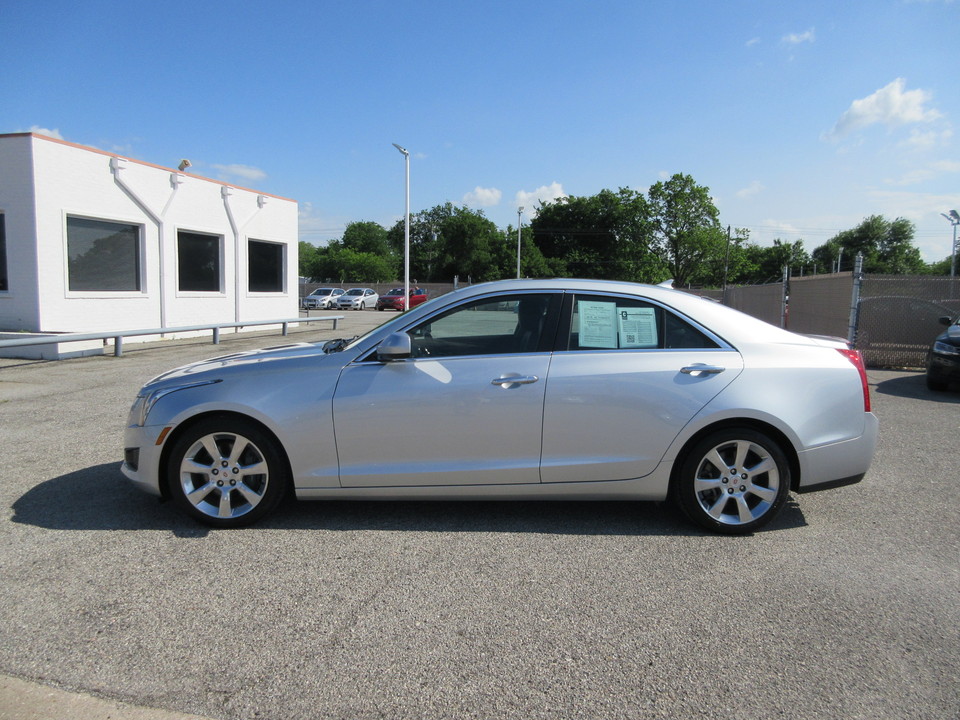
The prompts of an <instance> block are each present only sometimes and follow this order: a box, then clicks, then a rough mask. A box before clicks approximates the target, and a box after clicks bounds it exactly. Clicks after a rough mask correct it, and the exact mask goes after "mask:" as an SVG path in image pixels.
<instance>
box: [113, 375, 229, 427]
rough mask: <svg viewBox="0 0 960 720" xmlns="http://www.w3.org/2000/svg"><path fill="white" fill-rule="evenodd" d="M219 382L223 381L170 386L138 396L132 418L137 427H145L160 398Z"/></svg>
mask: <svg viewBox="0 0 960 720" xmlns="http://www.w3.org/2000/svg"><path fill="white" fill-rule="evenodd" d="M218 382H221V381H220V380H202V381H199V382H190V383H184V384H183V385H168V386H167V387H162V388H157V389H156V390H150V391H148V392H145V393H144V394H142V395H137V399H136V400H135V401H134V403H133V407H132V408H130V416H131V418H133V419H134V420H135V422H136V423H137V425H139V426H140V427H143V426H144V425H146V424H147V416H148V415H149V414H150V411H151V410H152V409H153V406H154V405H156V404H157V402H158V401H159V400H160V398H162V397H164V396H166V395H169V394H170V393H175V392H177V391H178V390H186V389H188V388H195V387H201V386H203V385H213V384H215V383H218Z"/></svg>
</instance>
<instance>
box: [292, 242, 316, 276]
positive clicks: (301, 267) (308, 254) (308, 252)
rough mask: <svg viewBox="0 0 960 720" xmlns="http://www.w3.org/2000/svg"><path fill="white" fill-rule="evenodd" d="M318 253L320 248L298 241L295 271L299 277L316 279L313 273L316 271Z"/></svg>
mask: <svg viewBox="0 0 960 720" xmlns="http://www.w3.org/2000/svg"><path fill="white" fill-rule="evenodd" d="M319 251H320V248H318V247H317V246H316V245H313V244H312V243H308V242H304V241H303V240H301V241H300V243H299V245H298V255H297V271H298V272H299V273H300V277H306V278H314V277H317V276H316V274H315V273H314V271H315V270H316V269H317V268H316V264H317V253H318V252H319Z"/></svg>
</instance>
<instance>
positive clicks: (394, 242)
mask: <svg viewBox="0 0 960 720" xmlns="http://www.w3.org/2000/svg"><path fill="white" fill-rule="evenodd" d="M403 236H404V224H403V220H399V221H398V222H397V224H396V225H394V226H393V227H392V228H390V230H389V231H388V233H387V237H388V240H389V242H390V245H391V247H393V248H394V250H395V251H396V252H398V253H399V255H400V257H401V258H402V257H403ZM515 257H516V256H514V258H515ZM508 258H509V247H508V244H507V241H506V239H505V238H504V235H503V232H502V231H501V230H499V229H498V228H497V226H496V224H494V223H493V221H491V220H489V219H488V218H487V217H485V216H484V214H483V212H481V211H479V210H471V209H470V208H467V207H465V206H461V207H457V206H455V205H453V204H452V203H445V204H443V205H437V206H436V207H434V208H431V209H430V210H423V211H421V212H419V213H417V214H415V215H412V216H411V218H410V277H411V278H416V279H418V280H420V281H421V282H436V281H449V280H450V279H451V278H453V277H454V276H460V277H461V278H462V279H464V280H466V279H467V278H470V279H472V280H473V281H474V282H481V281H484V280H498V279H501V278H504V277H511V275H510V274H509V273H508V272H507V268H506V263H507V261H508ZM514 262H515V260H514Z"/></svg>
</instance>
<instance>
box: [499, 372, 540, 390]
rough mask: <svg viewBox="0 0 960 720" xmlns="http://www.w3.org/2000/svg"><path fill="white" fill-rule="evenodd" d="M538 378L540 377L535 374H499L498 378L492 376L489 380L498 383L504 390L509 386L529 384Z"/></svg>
mask: <svg viewBox="0 0 960 720" xmlns="http://www.w3.org/2000/svg"><path fill="white" fill-rule="evenodd" d="M539 379H540V378H539V377H537V376H536V375H513V374H508V375H501V376H500V377H498V378H494V379H493V380H491V381H490V384H491V385H499V386H500V387H502V388H504V389H505V390H509V389H510V388H514V387H517V386H518V385H530V384H532V383H535V382H537V380H539Z"/></svg>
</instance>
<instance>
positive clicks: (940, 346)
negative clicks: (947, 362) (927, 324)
mask: <svg viewBox="0 0 960 720" xmlns="http://www.w3.org/2000/svg"><path fill="white" fill-rule="evenodd" d="M933 351H934V352H935V353H939V354H940V355H960V347H957V346H956V345H950V344H948V343H945V342H940V341H939V340H938V341H937V342H935V343H934V344H933Z"/></svg>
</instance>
